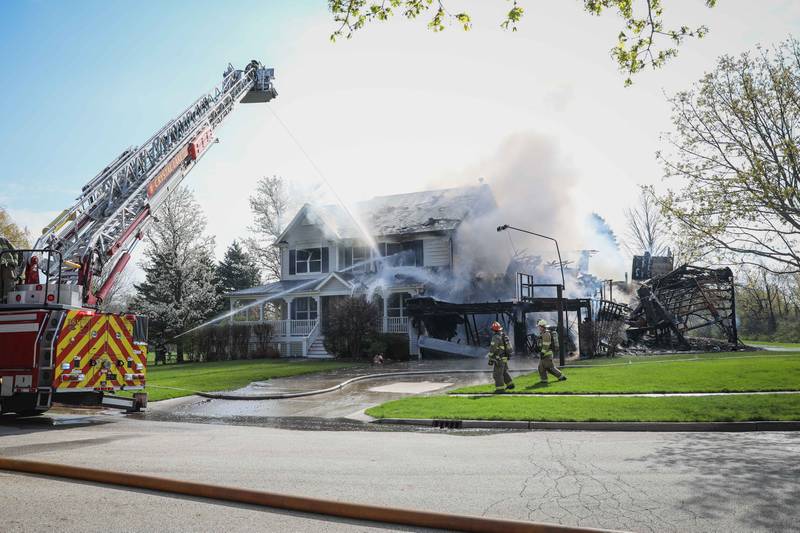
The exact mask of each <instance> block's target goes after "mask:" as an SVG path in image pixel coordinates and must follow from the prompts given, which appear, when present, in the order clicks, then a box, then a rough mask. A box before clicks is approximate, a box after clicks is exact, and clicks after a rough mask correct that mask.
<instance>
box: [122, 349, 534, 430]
mask: <svg viewBox="0 0 800 533" xmlns="http://www.w3.org/2000/svg"><path fill="white" fill-rule="evenodd" d="M537 362H538V360H537V359H535V358H531V357H520V358H513V359H511V360H510V361H509V367H510V371H511V373H512V375H514V374H515V372H517V373H518V372H520V370H524V371H525V372H526V373H528V372H531V371H533V369H534V368H535V366H536V363H537ZM464 370H477V371H480V372H481V373H459V372H458V371H464ZM409 371H410V372H443V373H432V374H424V375H417V376H409V375H398V376H396V377H395V376H388V377H380V378H376V379H370V380H366V381H360V382H356V383H353V384H351V385H348V386H347V387H345V388H343V389H341V390H338V391H334V392H329V393H324V394H319V395H314V396H305V397H301V398H289V399H280V400H219V399H208V398H201V397H198V396H188V397H184V398H175V399H172V400H163V401H160V402H154V403H151V404H150V405H149V406H148V408H147V411H146V412H145V413H142V414H139V415H135V416H137V417H142V418H145V419H148V420H159V421H187V422H189V421H190V422H206V423H223V424H226V423H227V424H236V425H239V424H242V425H269V426H273V427H283V428H293V429H338V430H342V429H345V430H346V429H351V428H352V429H356V428H358V429H364V427H363V426H364V425H365V424H363V421H365V420H368V417H365V416H364V415H363V411H364V409H367V408H369V407H372V406H374V405H378V404H381V403H384V402H388V401H391V400H397V399H401V398H407V397H409V396H412V395H429V394H442V393H443V392H446V391H447V390H450V389H453V388H457V387H464V386H468V385H476V384H480V383H488V382H490V381H491V367H489V366H488V365H487V364H486V360H485V359H446V360H424V361H410V362H407V363H393V364H387V365H382V366H369V367H360V368H346V369H337V370H332V371H329V372H322V373H318V374H310V375H304V376H293V377H288V378H278V379H271V380H269V381H262V382H255V383H251V384H250V385H248V386H247V387H244V388H241V389H238V390H236V391H231V394H235V395H240V396H256V395H263V394H272V393H284V392H302V391H309V390H316V389H325V388H328V387H332V386H334V385H337V384H339V383H341V382H343V381H346V380H348V379H350V378H353V377H356V376H360V375H364V374H380V373H401V372H409ZM448 371H455V372H453V373H449V372H448ZM423 389H427V391H423ZM420 391H422V392H420ZM376 429H377V428H376ZM384 430H385V428H384Z"/></svg>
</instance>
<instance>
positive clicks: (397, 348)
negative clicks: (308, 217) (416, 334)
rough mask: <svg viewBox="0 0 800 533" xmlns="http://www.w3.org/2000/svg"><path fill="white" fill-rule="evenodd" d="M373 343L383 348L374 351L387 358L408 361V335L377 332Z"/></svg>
mask: <svg viewBox="0 0 800 533" xmlns="http://www.w3.org/2000/svg"><path fill="white" fill-rule="evenodd" d="M373 343H377V344H379V345H380V346H381V347H383V349H382V350H381V351H375V352H374V353H373V354H372V355H374V354H375V353H382V354H383V355H384V356H386V358H387V359H393V360H395V361H408V358H409V353H408V337H406V336H405V335H401V334H398V333H379V334H378V335H377V337H376V338H375V339H374V340H373Z"/></svg>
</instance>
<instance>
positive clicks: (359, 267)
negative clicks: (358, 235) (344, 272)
mask: <svg viewBox="0 0 800 533" xmlns="http://www.w3.org/2000/svg"><path fill="white" fill-rule="evenodd" d="M369 258H370V253H369V248H368V247H366V246H348V247H347V248H345V249H344V260H343V261H342V262H343V265H344V266H343V268H346V269H349V270H350V271H351V272H367V270H369V268H368V267H369V263H368V262H367V261H368V260H369ZM354 265H355V267H354ZM353 267H354V268H353Z"/></svg>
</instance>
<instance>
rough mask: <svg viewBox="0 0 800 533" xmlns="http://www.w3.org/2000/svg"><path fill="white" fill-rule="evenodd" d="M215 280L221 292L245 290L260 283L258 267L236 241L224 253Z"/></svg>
mask: <svg viewBox="0 0 800 533" xmlns="http://www.w3.org/2000/svg"><path fill="white" fill-rule="evenodd" d="M217 278H218V279H219V284H220V288H221V289H222V291H223V292H232V291H237V290H240V289H247V288H250V287H255V286H256V285H258V284H259V283H261V276H260V274H259V269H258V266H257V265H256V264H255V261H253V259H252V257H250V254H248V253H247V252H245V251H244V249H243V248H242V247H241V245H240V244H239V243H238V242H237V241H233V242H232V243H231V245H230V246H228V249H227V250H226V251H225V257H224V258H223V259H222V261H220V263H219V265H218V266H217Z"/></svg>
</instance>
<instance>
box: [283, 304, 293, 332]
mask: <svg viewBox="0 0 800 533" xmlns="http://www.w3.org/2000/svg"><path fill="white" fill-rule="evenodd" d="M284 300H286V332H285V335H286V336H291V335H292V300H294V298H284Z"/></svg>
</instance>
